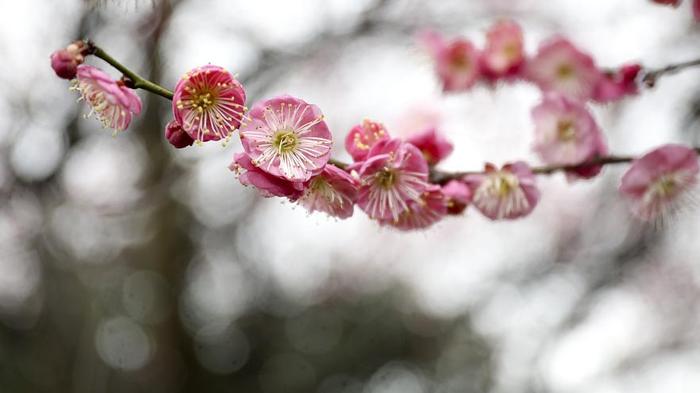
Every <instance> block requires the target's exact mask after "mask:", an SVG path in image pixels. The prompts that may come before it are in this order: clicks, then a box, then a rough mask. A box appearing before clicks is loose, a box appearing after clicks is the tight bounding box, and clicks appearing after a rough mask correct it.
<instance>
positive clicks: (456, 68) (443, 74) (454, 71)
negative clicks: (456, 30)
mask: <svg viewBox="0 0 700 393" xmlns="http://www.w3.org/2000/svg"><path fill="white" fill-rule="evenodd" d="M418 39H419V41H420V42H421V43H422V44H423V45H424V46H425V47H426V49H427V50H428V52H429V53H430V54H431V56H432V57H433V59H434V61H435V63H436V65H435V69H436V72H437V75H438V77H439V78H440V80H441V81H442V87H443V90H444V91H446V92H447V91H463V90H468V89H469V88H470V87H472V86H473V85H474V84H475V83H476V82H477V80H478V79H479V75H480V67H479V51H478V50H477V49H476V47H475V46H474V44H472V42H471V41H469V40H467V39H464V38H456V39H454V40H452V41H447V40H446V39H445V38H444V37H442V36H441V35H440V34H438V33H436V32H432V31H428V32H423V33H422V34H420V35H419V38H418Z"/></svg>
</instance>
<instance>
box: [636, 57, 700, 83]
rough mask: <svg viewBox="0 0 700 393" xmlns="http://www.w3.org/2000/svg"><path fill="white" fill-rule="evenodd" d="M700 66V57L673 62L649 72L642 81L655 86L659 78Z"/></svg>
mask: <svg viewBox="0 0 700 393" xmlns="http://www.w3.org/2000/svg"><path fill="white" fill-rule="evenodd" d="M698 66H700V59H695V60H690V61H685V62H682V63H676V64H671V65H668V66H666V67H663V68H658V69H656V70H652V71H649V72H647V73H646V74H645V75H644V77H643V78H642V82H643V83H644V84H645V85H647V87H654V85H656V82H657V81H658V80H659V78H661V77H663V76H665V75H673V74H676V73H679V72H681V71H683V70H686V69H688V68H693V67H698Z"/></svg>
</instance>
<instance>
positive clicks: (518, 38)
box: [481, 20, 525, 80]
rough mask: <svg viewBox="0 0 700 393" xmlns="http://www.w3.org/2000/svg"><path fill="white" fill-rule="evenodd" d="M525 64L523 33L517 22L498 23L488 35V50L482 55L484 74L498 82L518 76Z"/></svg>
mask: <svg viewBox="0 0 700 393" xmlns="http://www.w3.org/2000/svg"><path fill="white" fill-rule="evenodd" d="M524 62H525V51H524V45H523V31H522V29H521V28H520V25H518V24H517V23H516V22H514V21H512V20H503V21H500V22H497V23H496V24H494V25H493V26H491V28H490V29H489V31H488V32H487V33H486V48H485V49H484V51H483V52H482V53H481V66H482V72H483V74H484V75H485V76H486V77H487V78H489V79H491V80H496V79H499V78H504V77H512V76H517V75H518V74H519V73H520V71H521V69H522V66H523V64H524Z"/></svg>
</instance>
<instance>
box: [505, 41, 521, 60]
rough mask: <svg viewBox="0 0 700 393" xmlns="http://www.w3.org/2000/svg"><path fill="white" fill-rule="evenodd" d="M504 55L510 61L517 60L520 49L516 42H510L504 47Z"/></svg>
mask: <svg viewBox="0 0 700 393" xmlns="http://www.w3.org/2000/svg"><path fill="white" fill-rule="evenodd" d="M503 55H504V56H505V57H506V59H508V60H515V59H517V58H518V56H520V48H519V47H518V44H516V43H515V42H509V43H507V44H506V45H504V46H503Z"/></svg>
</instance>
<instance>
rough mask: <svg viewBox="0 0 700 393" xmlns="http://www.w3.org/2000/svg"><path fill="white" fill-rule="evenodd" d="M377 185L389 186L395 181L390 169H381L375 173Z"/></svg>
mask: <svg viewBox="0 0 700 393" xmlns="http://www.w3.org/2000/svg"><path fill="white" fill-rule="evenodd" d="M375 176H376V178H375V181H376V183H377V185H379V186H380V187H382V188H384V189H389V188H391V187H392V186H393V185H394V184H395V183H396V174H395V173H394V171H392V170H390V169H383V170H381V171H379V172H377V174H376V175H375Z"/></svg>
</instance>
